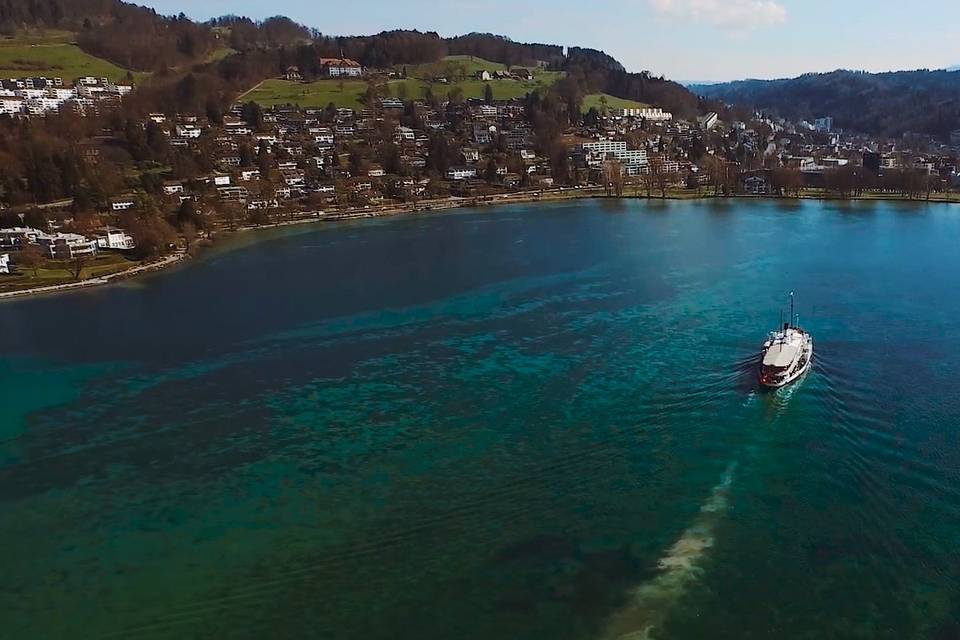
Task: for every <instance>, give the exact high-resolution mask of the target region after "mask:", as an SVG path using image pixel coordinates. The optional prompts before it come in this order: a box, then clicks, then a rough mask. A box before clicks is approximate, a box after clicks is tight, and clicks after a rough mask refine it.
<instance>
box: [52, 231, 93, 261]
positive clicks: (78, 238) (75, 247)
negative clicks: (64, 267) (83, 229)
mask: <svg viewBox="0 0 960 640" xmlns="http://www.w3.org/2000/svg"><path fill="white" fill-rule="evenodd" d="M39 243H40V246H41V247H43V248H44V249H45V250H46V253H47V256H48V257H50V258H53V259H54V260H73V259H74V258H79V257H84V256H95V255H96V254H97V248H98V245H97V241H96V240H91V239H90V238H87V237H86V236H82V235H80V234H79V233H54V234H49V235H48V234H44V235H42V236H40V238H39Z"/></svg>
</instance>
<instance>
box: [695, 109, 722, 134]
mask: <svg viewBox="0 0 960 640" xmlns="http://www.w3.org/2000/svg"><path fill="white" fill-rule="evenodd" d="M718 122H720V116H718V115H717V114H716V113H714V112H713V111H711V112H710V113H707V114H704V115H702V116H700V117H699V118H697V124H698V125H699V126H700V128H701V129H703V130H704V131H710V130H711V129H713V128H714V127H715V126H717V123H718Z"/></svg>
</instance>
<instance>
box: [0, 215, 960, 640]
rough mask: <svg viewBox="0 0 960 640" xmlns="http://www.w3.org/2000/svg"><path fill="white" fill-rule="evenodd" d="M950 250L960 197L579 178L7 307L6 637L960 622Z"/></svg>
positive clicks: (560, 633) (957, 368)
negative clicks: (696, 192)
mask: <svg viewBox="0 0 960 640" xmlns="http://www.w3.org/2000/svg"><path fill="white" fill-rule="evenodd" d="M958 276H960V209H958V208H956V207H954V208H950V207H949V206H943V205H940V206H924V205H915V206H903V205H891V204H882V203H876V204H863V205H851V206H835V205H825V204H820V203H815V202H806V203H803V204H796V203H793V204H790V203H784V204H780V203H773V202H741V201H738V202H730V203H724V202H719V203H716V202H714V203H706V202H696V203H684V202H677V203H667V204H659V203H654V204H647V203H643V202H627V203H616V204H609V203H602V202H580V203H568V204H559V205H549V206H518V207H513V208H505V209H497V210H487V211H483V212H461V213H455V214H446V213H445V214H443V215H437V216H431V217H416V218H406V219H395V220H390V221H375V222H369V223H362V224H351V225H343V226H327V227H322V228H320V227H314V228H309V229H308V228H302V229H292V230H286V231H278V232H271V233H266V234H263V235H259V236H257V238H256V240H255V241H254V239H253V237H247V238H243V239H242V241H237V242H236V245H235V246H233V247H228V248H222V249H220V250H218V251H216V252H214V253H211V254H209V255H207V256H205V257H204V258H203V259H201V260H198V261H194V262H193V263H192V264H189V265H187V266H185V267H183V268H180V269H178V270H176V271H173V272H170V273H166V274H160V275H157V276H155V277H151V278H149V279H146V280H140V281H134V282H131V283H128V284H125V285H121V286H114V287H110V288H104V289H100V290H96V291H88V292H83V293H78V294H71V295H66V296H59V297H52V298H40V299H35V300H27V301H22V302H16V303H9V304H3V305H0V354H2V355H0V402H2V404H0V406H2V413H0V567H2V570H0V637H3V638H81V637H82V638H266V637H270V638H305V637H316V638H363V639H373V638H401V639H406V638H410V639H422V638H461V639H463V638H467V639H472V638H484V639H489V638H570V639H579V638H591V639H598V640H599V639H602V638H606V637H616V636H618V635H620V634H623V633H628V632H640V631H647V632H648V633H649V634H650V636H651V637H654V638H706V637H709V638H738V639H742V638H856V637H859V638H905V637H911V638H952V637H956V636H957V634H958V633H960V627H958V623H957V620H958V619H960V601H958V598H960V555H958V554H957V552H956V547H957V543H958V541H960V519H958V516H960V488H958V480H960V471H958V469H960V437H958V435H957V425H958V422H960V420H958V418H960V396H958V383H957V376H958V375H960V357H958V355H957V353H956V349H955V348H954V336H956V335H957V333H958V329H960V322H958V317H960V316H958V314H960V300H958V298H957V296H956V295H955V292H956V282H957V279H958ZM790 290H795V291H796V292H797V294H798V301H799V304H800V306H799V309H798V310H799V312H800V314H801V320H802V322H803V324H804V325H805V326H806V327H807V328H808V329H810V330H811V331H812V332H813V333H814V336H815V340H816V350H817V355H816V362H815V365H816V366H815V370H814V371H812V372H811V373H810V374H809V375H808V376H807V377H806V378H805V379H804V380H803V381H802V382H801V383H800V384H798V385H795V386H794V387H791V388H790V389H788V390H784V391H781V392H777V393H761V392H759V391H758V390H757V389H756V385H755V383H754V379H755V378H754V375H755V372H754V364H755V357H756V354H757V352H758V348H759V345H760V343H761V341H762V339H763V336H764V335H765V333H766V332H767V331H768V330H771V329H773V328H774V327H775V325H776V323H777V320H778V314H779V308H780V306H781V305H782V304H783V303H784V300H785V294H786V293H787V292H789V291H790Z"/></svg>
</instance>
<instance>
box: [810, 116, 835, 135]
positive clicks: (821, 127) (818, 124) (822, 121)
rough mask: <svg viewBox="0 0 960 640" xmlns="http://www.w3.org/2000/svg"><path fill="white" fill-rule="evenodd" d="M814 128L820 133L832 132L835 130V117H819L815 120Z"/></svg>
mask: <svg viewBox="0 0 960 640" xmlns="http://www.w3.org/2000/svg"><path fill="white" fill-rule="evenodd" d="M813 128H814V129H816V130H817V132H818V133H830V132H831V131H833V117H832V116H826V117H825V118H817V119H816V120H814V122H813Z"/></svg>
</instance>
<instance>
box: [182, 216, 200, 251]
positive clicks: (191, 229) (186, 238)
mask: <svg viewBox="0 0 960 640" xmlns="http://www.w3.org/2000/svg"><path fill="white" fill-rule="evenodd" d="M181 231H182V233H183V242H184V245H185V248H186V250H187V253H190V250H191V249H192V248H193V246H194V244H195V243H196V241H197V226H196V225H195V224H193V223H192V222H184V223H183V229H182V230H181Z"/></svg>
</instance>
